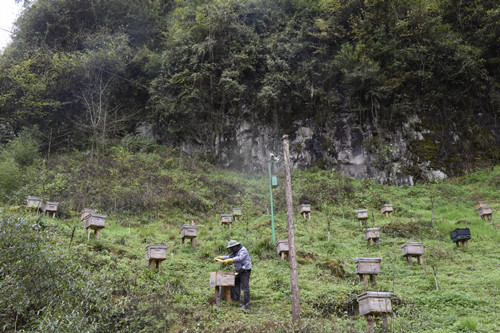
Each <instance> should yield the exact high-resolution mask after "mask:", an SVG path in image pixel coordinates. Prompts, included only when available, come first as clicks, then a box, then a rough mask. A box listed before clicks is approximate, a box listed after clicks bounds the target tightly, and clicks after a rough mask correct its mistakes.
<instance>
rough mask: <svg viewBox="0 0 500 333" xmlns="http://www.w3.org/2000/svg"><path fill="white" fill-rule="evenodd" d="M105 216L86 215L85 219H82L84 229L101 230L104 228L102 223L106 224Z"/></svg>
mask: <svg viewBox="0 0 500 333" xmlns="http://www.w3.org/2000/svg"><path fill="white" fill-rule="evenodd" d="M106 217H107V216H106V215H102V214H97V213H94V214H87V216H85V218H84V219H83V221H84V223H85V224H84V227H85V229H87V228H90V229H102V228H104V223H105V222H106Z"/></svg>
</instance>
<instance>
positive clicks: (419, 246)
mask: <svg viewBox="0 0 500 333" xmlns="http://www.w3.org/2000/svg"><path fill="white" fill-rule="evenodd" d="M401 252H403V256H405V257H406V256H421V255H422V254H424V243H416V242H406V243H404V244H403V245H401Z"/></svg>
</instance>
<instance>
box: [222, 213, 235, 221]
mask: <svg viewBox="0 0 500 333" xmlns="http://www.w3.org/2000/svg"><path fill="white" fill-rule="evenodd" d="M232 222H233V214H220V223H232Z"/></svg>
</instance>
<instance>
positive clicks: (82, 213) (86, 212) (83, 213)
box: [80, 208, 97, 221]
mask: <svg viewBox="0 0 500 333" xmlns="http://www.w3.org/2000/svg"><path fill="white" fill-rule="evenodd" d="M89 214H97V209H91V208H84V209H82V210H81V211H80V220H81V221H83V219H84V218H85V216H87V215H89Z"/></svg>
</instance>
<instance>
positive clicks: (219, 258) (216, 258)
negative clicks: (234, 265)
mask: <svg viewBox="0 0 500 333" xmlns="http://www.w3.org/2000/svg"><path fill="white" fill-rule="evenodd" d="M214 260H215V261H217V260H224V257H215V258H214Z"/></svg>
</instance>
